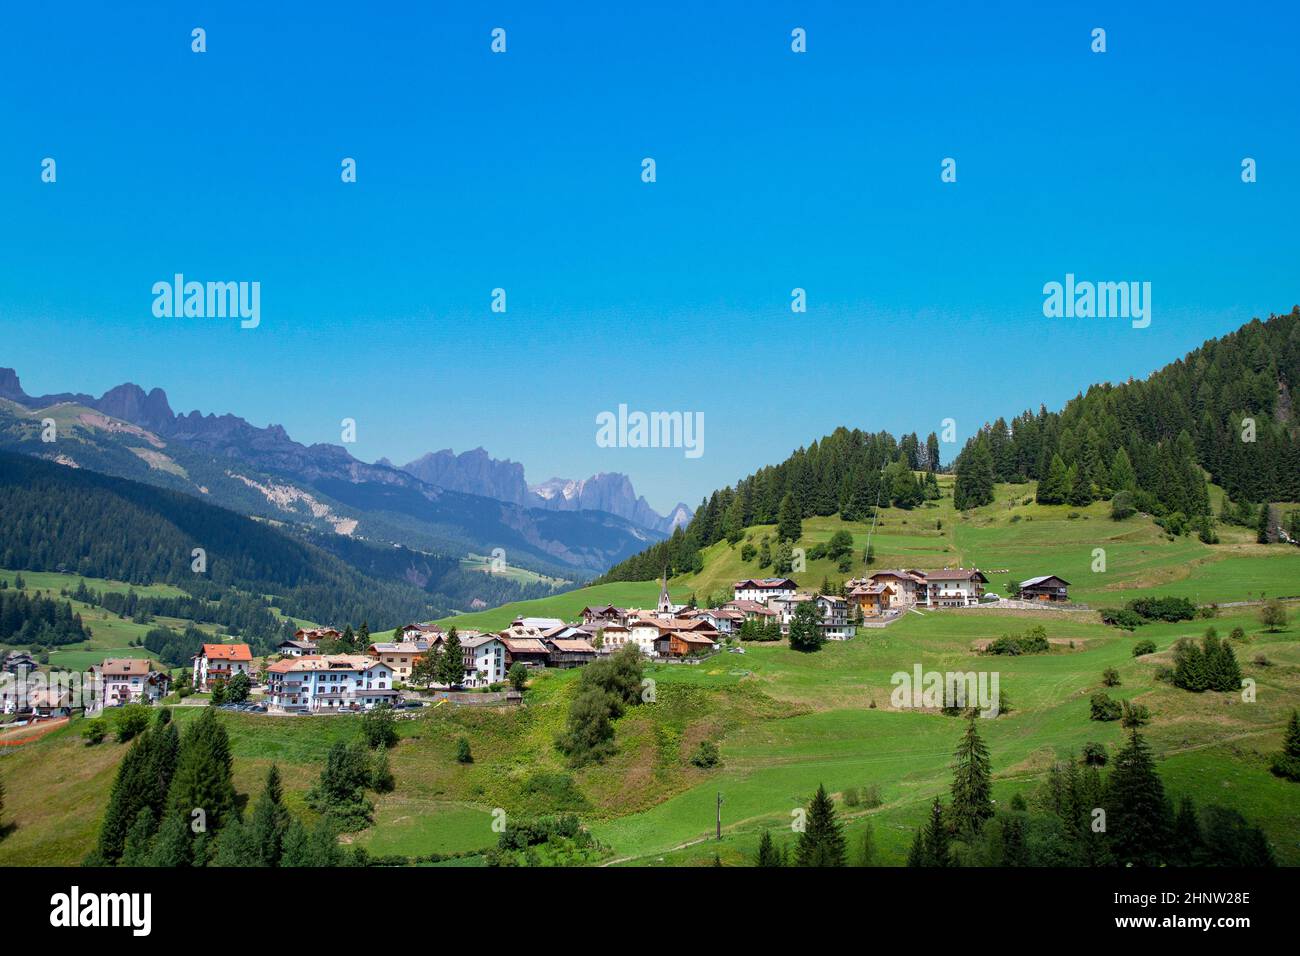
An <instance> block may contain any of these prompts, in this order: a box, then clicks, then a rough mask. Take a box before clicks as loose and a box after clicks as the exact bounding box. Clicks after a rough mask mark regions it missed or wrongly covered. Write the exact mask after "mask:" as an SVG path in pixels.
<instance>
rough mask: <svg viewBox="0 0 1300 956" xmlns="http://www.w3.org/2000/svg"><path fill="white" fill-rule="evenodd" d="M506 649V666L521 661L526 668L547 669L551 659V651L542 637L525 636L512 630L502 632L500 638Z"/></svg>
mask: <svg viewBox="0 0 1300 956" xmlns="http://www.w3.org/2000/svg"><path fill="white" fill-rule="evenodd" d="M499 640H500V641H501V643H502V644H504V645H505V649H506V666H507V667H509V665H511V664H513V663H514V662H515V661H521V662H522V663H523V664H524V666H525V667H545V666H546V664H547V662H548V661H549V660H550V658H551V651H550V649H549V648H548V647H547V646H546V644H545V643H544V642H543V641H542V639H541V636H540V635H538V636H525V635H524V634H520V633H518V632H517V631H516V629H515V628H511V629H510V630H509V631H502V632H501V634H500V637H499Z"/></svg>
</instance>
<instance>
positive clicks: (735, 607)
mask: <svg viewBox="0 0 1300 956" xmlns="http://www.w3.org/2000/svg"><path fill="white" fill-rule="evenodd" d="M723 610H731V611H736V612H738V613H739V614H740V615H741V617H742V619H743V620H742V621H741V623H744V621H758V622H759V623H760V624H763V623H765V622H767V621H768V620H770V619H771V618H774V617H776V618H779V617H780V616H781V612H779V611H773V610H772V609H771V608H769V607H768V606H767V605H766V604H759V603H758V602H757V601H728V602H727V603H726V604H725V605H723Z"/></svg>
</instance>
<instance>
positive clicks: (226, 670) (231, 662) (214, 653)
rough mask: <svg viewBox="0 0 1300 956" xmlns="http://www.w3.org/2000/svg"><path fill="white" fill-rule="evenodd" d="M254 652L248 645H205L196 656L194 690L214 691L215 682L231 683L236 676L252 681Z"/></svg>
mask: <svg viewBox="0 0 1300 956" xmlns="http://www.w3.org/2000/svg"><path fill="white" fill-rule="evenodd" d="M252 669H253V652H252V651H251V650H249V647H248V645H247V644H204V645H203V647H202V649H201V650H200V651H199V653H197V654H195V655H194V689H195V690H198V691H205V690H211V689H212V682H213V681H229V680H230V679H231V678H232V677H234V676H235V675H236V674H248V676H249V679H250V680H251V679H252V676H253V675H252V673H251V672H252Z"/></svg>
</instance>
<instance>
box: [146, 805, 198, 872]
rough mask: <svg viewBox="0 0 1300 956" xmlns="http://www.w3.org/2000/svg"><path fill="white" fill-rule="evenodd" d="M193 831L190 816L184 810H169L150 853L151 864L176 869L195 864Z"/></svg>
mask: <svg viewBox="0 0 1300 956" xmlns="http://www.w3.org/2000/svg"><path fill="white" fill-rule="evenodd" d="M192 836H193V831H191V829H190V816H189V814H187V813H185V812H184V811H183V810H172V811H169V812H168V814H167V816H166V817H164V818H163V821H162V825H161V826H160V827H159V828H158V834H157V836H155V837H154V841H153V847H152V849H151V850H150V853H149V865H150V866H157V867H166V868H169V869H174V868H176V867H182V866H192V865H193V864H194V846H193V843H192Z"/></svg>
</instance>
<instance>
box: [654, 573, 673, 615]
mask: <svg viewBox="0 0 1300 956" xmlns="http://www.w3.org/2000/svg"><path fill="white" fill-rule="evenodd" d="M655 610H656V611H657V612H658V613H660V614H663V615H665V616H668V617H671V616H672V613H673V599H672V598H670V597H669V596H668V569H667V568H664V576H663V580H662V581H661V582H660V585H659V606H658V607H657V608H656V609H655Z"/></svg>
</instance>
